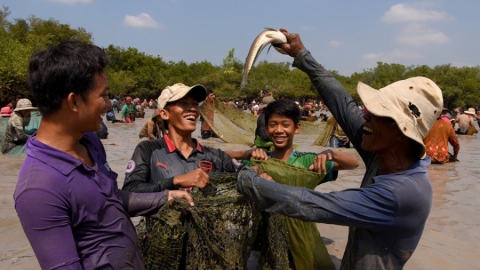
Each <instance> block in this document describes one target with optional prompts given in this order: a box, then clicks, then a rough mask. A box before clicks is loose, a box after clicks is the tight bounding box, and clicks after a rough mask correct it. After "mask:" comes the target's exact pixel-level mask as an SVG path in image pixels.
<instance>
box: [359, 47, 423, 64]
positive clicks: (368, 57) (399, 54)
mask: <svg viewBox="0 0 480 270" xmlns="http://www.w3.org/2000/svg"><path fill="white" fill-rule="evenodd" d="M420 58H423V55H422V54H420V53H417V52H413V51H409V50H400V49H395V50H393V51H390V52H378V53H368V54H364V55H362V60H364V61H367V62H387V63H392V62H398V61H399V60H404V59H420Z"/></svg>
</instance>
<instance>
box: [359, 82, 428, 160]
mask: <svg viewBox="0 0 480 270" xmlns="http://www.w3.org/2000/svg"><path fill="white" fill-rule="evenodd" d="M357 92H358V95H359V96H360V99H361V100H362V102H363V104H364V105H365V108H366V109H367V110H368V111H369V112H370V113H372V114H373V115H375V116H380V117H389V118H392V119H393V120H394V121H395V122H396V123H397V125H398V127H399V128H400V127H402V126H405V125H409V123H406V122H404V121H402V120H401V119H402V117H401V116H400V115H399V112H397V111H396V110H395V109H394V106H393V105H392V104H390V102H388V100H387V99H386V98H385V96H384V95H383V94H382V92H380V91H379V90H377V89H375V88H372V87H371V86H369V85H366V84H364V83H362V82H358V85H357ZM400 131H401V132H402V133H403V134H404V135H405V136H407V137H408V138H410V139H412V140H414V141H416V142H417V143H419V144H420V145H421V146H422V152H421V153H420V158H421V159H423V158H425V150H426V148H425V144H424V143H423V138H422V137H421V136H410V135H409V134H406V133H405V132H404V130H402V128H400ZM417 135H418V134H417Z"/></svg>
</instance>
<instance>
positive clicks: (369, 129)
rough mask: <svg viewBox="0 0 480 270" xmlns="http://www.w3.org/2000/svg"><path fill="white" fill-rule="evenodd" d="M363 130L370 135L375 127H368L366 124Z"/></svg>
mask: <svg viewBox="0 0 480 270" xmlns="http://www.w3.org/2000/svg"><path fill="white" fill-rule="evenodd" d="M363 130H364V131H365V133H364V134H365V135H370V134H372V133H373V129H371V128H368V127H366V126H363Z"/></svg>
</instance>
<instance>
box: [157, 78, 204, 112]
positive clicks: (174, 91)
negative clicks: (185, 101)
mask: <svg viewBox="0 0 480 270" xmlns="http://www.w3.org/2000/svg"><path fill="white" fill-rule="evenodd" d="M190 92H192V94H193V98H195V100H196V101H198V102H202V101H204V100H205V98H206V97H207V89H206V88H205V87H204V86H203V85H201V84H196V85H194V86H187V85H185V84H183V83H176V84H174V85H172V86H167V88H165V89H163V90H162V93H161V94H160V96H159V97H158V109H159V110H161V109H163V108H165V105H167V103H169V102H172V101H177V100H180V99H182V98H183V97H184V96H186V95H187V94H188V93H190Z"/></svg>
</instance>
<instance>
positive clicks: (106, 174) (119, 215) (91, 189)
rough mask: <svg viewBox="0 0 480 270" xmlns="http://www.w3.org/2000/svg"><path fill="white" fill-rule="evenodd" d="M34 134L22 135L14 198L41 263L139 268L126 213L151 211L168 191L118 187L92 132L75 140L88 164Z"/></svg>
mask: <svg viewBox="0 0 480 270" xmlns="http://www.w3.org/2000/svg"><path fill="white" fill-rule="evenodd" d="M35 137H36V134H34V135H32V137H31V138H30V139H29V140H28V141H27V145H26V153H27V157H26V158H25V161H24V162H23V164H22V167H21V168H20V173H19V175H18V182H17V186H16V189H15V193H14V198H15V208H16V210H17V213H18V216H19V218H20V222H21V224H22V227H23V230H24V231H25V234H26V235H27V238H28V240H29V241H30V244H31V245H32V248H33V250H34V251H35V255H36V256H37V259H38V262H39V263H40V266H41V267H42V269H97V268H101V269H144V263H143V261H142V258H141V255H140V253H139V249H138V245H137V236H136V232H135V228H134V226H133V223H132V222H131V220H130V218H129V216H130V215H131V216H134V215H147V214H150V213H153V212H154V211H155V210H156V209H158V207H160V206H161V205H163V204H164V203H165V202H166V201H167V198H168V192H156V193H141V194H140V193H130V192H126V191H122V190H118V187H117V182H116V178H117V174H116V173H115V172H113V171H112V170H111V169H110V167H109V166H108V163H107V161H106V154H105V149H104V148H103V145H102V143H101V142H100V140H99V139H98V137H97V136H96V135H95V134H94V133H85V134H84V137H83V138H82V139H81V140H80V143H82V144H83V145H84V146H85V147H86V148H87V150H88V152H89V154H90V157H91V158H92V160H93V162H94V164H95V165H94V166H93V168H90V167H89V166H87V165H86V164H84V163H83V162H82V161H80V160H78V159H76V158H74V157H73V156H71V155H70V154H67V153H65V152H62V151H59V150H57V149H54V148H52V147H50V146H48V145H45V144H43V143H41V142H39V141H37V140H36V139H35Z"/></svg>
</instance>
